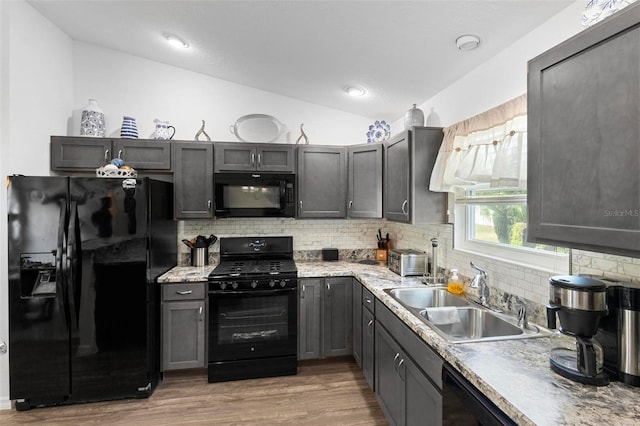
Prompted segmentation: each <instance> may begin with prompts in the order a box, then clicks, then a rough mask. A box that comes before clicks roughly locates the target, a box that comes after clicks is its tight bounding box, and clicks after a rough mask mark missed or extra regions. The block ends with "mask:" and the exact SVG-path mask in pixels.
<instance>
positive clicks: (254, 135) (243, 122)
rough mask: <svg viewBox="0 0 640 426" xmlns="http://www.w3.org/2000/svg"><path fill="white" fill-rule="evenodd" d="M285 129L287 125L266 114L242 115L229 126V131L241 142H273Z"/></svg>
mask: <svg viewBox="0 0 640 426" xmlns="http://www.w3.org/2000/svg"><path fill="white" fill-rule="evenodd" d="M286 130H287V126H285V125H284V124H282V123H281V122H280V121H278V119H277V118H275V117H272V116H270V115H266V114H249V115H244V116H242V117H240V118H238V120H237V121H236V124H233V125H231V126H229V131H231V133H233V134H234V135H236V137H237V138H238V139H240V140H241V141H242V142H273V141H275V140H276V139H278V138H279V137H280V135H281V134H282V133H284V132H285V131H286Z"/></svg>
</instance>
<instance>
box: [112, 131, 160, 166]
mask: <svg viewBox="0 0 640 426" xmlns="http://www.w3.org/2000/svg"><path fill="white" fill-rule="evenodd" d="M111 146H112V148H113V153H112V155H113V157H114V158H116V157H117V158H120V159H122V160H123V161H124V162H125V164H127V165H129V166H131V167H133V168H134V169H136V170H167V171H168V170H171V142H170V141H153V140H140V139H115V140H114V141H113V144H112V145H111Z"/></svg>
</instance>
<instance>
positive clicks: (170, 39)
mask: <svg viewBox="0 0 640 426" xmlns="http://www.w3.org/2000/svg"><path fill="white" fill-rule="evenodd" d="M164 39H165V40H167V43H169V44H170V45H171V46H173V47H176V48H180V49H188V48H189V43H187V42H186V41H185V40H184V39H182V38H180V37H178V36H177V35H175V34H165V35H164Z"/></svg>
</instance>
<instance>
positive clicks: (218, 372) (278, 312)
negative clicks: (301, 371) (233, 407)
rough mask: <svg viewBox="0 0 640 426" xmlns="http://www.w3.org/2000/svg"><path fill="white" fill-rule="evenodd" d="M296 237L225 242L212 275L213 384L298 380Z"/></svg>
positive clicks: (211, 344) (241, 239) (210, 281)
mask: <svg viewBox="0 0 640 426" xmlns="http://www.w3.org/2000/svg"><path fill="white" fill-rule="evenodd" d="M297 277H298V270H297V268H296V264H295V262H294V261H293V238H292V237H239V238H221V239H220V264H219V265H218V266H217V267H216V268H215V269H214V270H213V271H212V272H211V273H210V274H209V278H208V298H209V356H208V373H209V374H208V376H209V382H220V381H227V380H238V379H250V378H258V377H269V376H279V375H291V374H296V371H297V348H298V341H297V338H298V335H297V316H298V309H297V288H298V282H297Z"/></svg>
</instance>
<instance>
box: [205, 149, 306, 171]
mask: <svg viewBox="0 0 640 426" xmlns="http://www.w3.org/2000/svg"><path fill="white" fill-rule="evenodd" d="M215 147H216V148H215V149H216V161H215V171H216V173H220V172H242V171H259V172H278V173H294V172H295V156H294V151H295V146H294V145H286V144H268V143H262V144H251V143H227V142H216V143H215Z"/></svg>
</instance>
